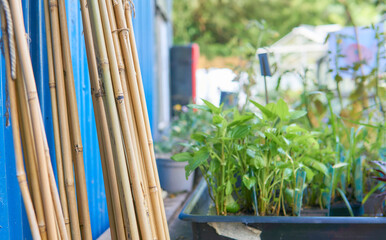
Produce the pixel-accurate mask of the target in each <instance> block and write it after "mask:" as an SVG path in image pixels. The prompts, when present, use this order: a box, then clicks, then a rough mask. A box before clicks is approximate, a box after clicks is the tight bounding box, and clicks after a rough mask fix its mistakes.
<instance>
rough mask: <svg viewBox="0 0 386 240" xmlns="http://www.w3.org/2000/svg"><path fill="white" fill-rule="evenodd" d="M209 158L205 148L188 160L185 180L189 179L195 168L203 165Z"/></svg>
mask: <svg viewBox="0 0 386 240" xmlns="http://www.w3.org/2000/svg"><path fill="white" fill-rule="evenodd" d="M208 158H209V151H208V149H207V148H206V147H204V148H201V149H200V150H198V151H197V152H195V153H194V156H193V158H191V159H189V164H188V165H186V166H185V176H186V179H187V178H188V177H189V175H190V174H192V172H194V170H196V168H198V167H199V166H201V165H202V164H203V163H205V162H206V161H207V160H208Z"/></svg>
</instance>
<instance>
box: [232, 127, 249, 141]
mask: <svg viewBox="0 0 386 240" xmlns="http://www.w3.org/2000/svg"><path fill="white" fill-rule="evenodd" d="M249 130H250V126H247V125H241V126H236V127H235V128H233V129H231V130H230V131H229V135H230V137H231V138H233V139H238V138H244V137H246V136H247V135H248V133H249Z"/></svg>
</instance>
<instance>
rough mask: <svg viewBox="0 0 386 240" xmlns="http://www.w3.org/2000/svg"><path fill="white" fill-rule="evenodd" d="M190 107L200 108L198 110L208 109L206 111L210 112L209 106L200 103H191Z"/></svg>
mask: <svg viewBox="0 0 386 240" xmlns="http://www.w3.org/2000/svg"><path fill="white" fill-rule="evenodd" d="M188 107H189V108H192V109H198V110H203V111H206V112H209V110H210V109H209V108H208V107H207V106H205V105H198V104H189V105H188Z"/></svg>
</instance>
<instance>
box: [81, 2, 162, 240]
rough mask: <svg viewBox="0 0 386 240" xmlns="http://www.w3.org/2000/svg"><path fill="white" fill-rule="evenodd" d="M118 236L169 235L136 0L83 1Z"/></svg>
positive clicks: (104, 163) (105, 168)
mask: <svg viewBox="0 0 386 240" xmlns="http://www.w3.org/2000/svg"><path fill="white" fill-rule="evenodd" d="M80 2H81V12H82V19H83V32H84V37H85V42H86V51H87V59H88V65H89V72H90V81H91V87H92V93H93V104H94V113H95V118H96V125H97V130H98V131H97V132H98V139H99V146H100V152H101V160H102V167H103V174H104V180H105V189H106V194H107V202H108V211H109V219H110V226H111V235H112V238H113V239H127V238H129V239H169V232H168V226H167V222H166V217H165V210H164V206H163V200H162V197H161V192H160V191H161V190H160V184H159V178H158V172H157V167H156V163H155V157H154V150H153V141H152V137H151V132H150V125H149V120H148V113H147V108H146V102H145V95H144V90H143V85H142V77H141V71H140V67H139V61H138V54H137V49H136V43H135V38H134V31H133V24H132V16H131V13H132V11H133V5H132V3H131V1H126V0H125V1H121V0H81V1H80Z"/></svg>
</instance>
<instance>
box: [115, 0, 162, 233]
mask: <svg viewBox="0 0 386 240" xmlns="http://www.w3.org/2000/svg"><path fill="white" fill-rule="evenodd" d="M113 4H114V10H115V14H116V19H117V25H118V28H120V29H127V25H126V19H125V15H124V11H123V7H122V3H121V2H120V1H114V2H113ZM119 35H120V40H121V47H122V50H123V52H124V53H125V54H124V60H125V66H126V69H128V73H129V79H130V81H128V82H129V86H130V91H131V94H132V96H133V105H134V113H135V117H136V123H137V129H138V131H139V132H138V134H139V139H140V144H141V148H142V153H143V155H144V162H145V169H146V174H147V179H148V183H149V191H150V197H151V203H152V209H153V211H154V217H155V220H156V222H157V223H158V224H157V225H156V227H157V234H158V237H159V238H160V239H166V238H168V236H166V234H165V232H166V231H167V230H165V229H166V228H167V227H166V226H163V225H164V220H163V214H162V210H161V208H163V206H162V205H161V202H160V196H159V195H160V192H159V189H158V188H159V187H158V186H157V182H156V177H155V176H154V173H155V171H156V170H154V168H155V166H154V165H153V161H152V157H151V153H150V151H151V149H150V147H149V145H148V144H149V142H148V136H147V133H146V124H145V127H143V125H142V124H143V123H145V120H144V113H143V111H142V106H141V102H140V99H141V98H140V94H139V90H138V83H137V81H136V71H135V67H134V62H133V57H132V52H131V47H130V42H129V34H128V31H120V33H119Z"/></svg>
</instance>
